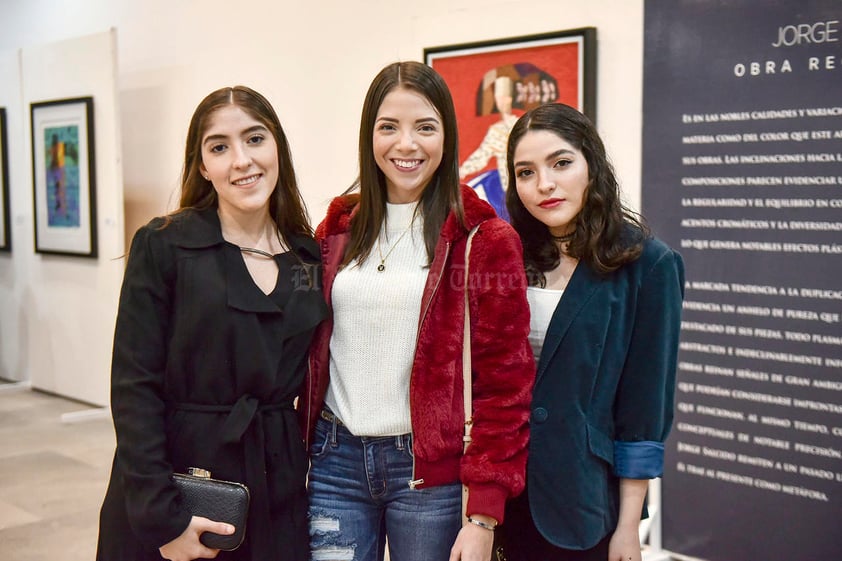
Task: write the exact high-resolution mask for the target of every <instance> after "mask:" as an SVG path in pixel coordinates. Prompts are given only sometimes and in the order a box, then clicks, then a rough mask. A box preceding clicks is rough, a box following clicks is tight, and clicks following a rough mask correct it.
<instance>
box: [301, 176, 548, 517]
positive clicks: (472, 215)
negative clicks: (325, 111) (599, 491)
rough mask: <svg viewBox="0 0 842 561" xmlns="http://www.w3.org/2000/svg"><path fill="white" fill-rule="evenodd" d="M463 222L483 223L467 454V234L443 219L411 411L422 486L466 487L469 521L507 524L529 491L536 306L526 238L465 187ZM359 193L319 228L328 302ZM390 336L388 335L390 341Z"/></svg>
mask: <svg viewBox="0 0 842 561" xmlns="http://www.w3.org/2000/svg"><path fill="white" fill-rule="evenodd" d="M462 191H463V201H464V208H465V222H466V225H467V226H468V228H473V227H474V226H476V225H477V224H481V226H480V228H479V230H478V231H477V233H476V235H475V236H474V238H473V242H472V246H471V261H470V272H469V274H470V281H469V285H468V286H469V297H470V306H471V351H472V369H473V408H474V414H473V420H474V424H473V428H472V433H471V434H472V437H473V440H472V443H471V445H470V446H469V447H468V451H467V453H466V454H464V456H463V453H462V448H463V443H462V435H463V433H464V428H463V423H464V407H463V397H462V339H463V337H462V333H463V322H464V315H463V309H464V293H463V290H464V264H465V244H466V239H467V231H466V230H465V228H464V227H463V226H462V225H461V224H459V221H458V220H457V219H456V217H455V215H453V214H451V215H450V216H448V218H447V219H446V220H445V223H444V226H443V227H442V230H441V236H440V238H439V241H438V244H437V245H436V249H435V256H434V259H433V262H432V264H431V266H430V272H429V274H428V277H427V282H426V286H425V288H424V295H423V299H422V305H421V310H419V312H420V313H421V318H420V325H419V329H418V344H417V347H416V351H415V361H414V363H413V367H412V373H411V377H410V390H409V391H410V407H411V418H412V430H413V453H414V457H415V474H414V478H413V483H414V485H415V486H417V487H418V488H423V487H428V486H435V485H442V484H446V483H455V482H457V481H460V480H461V481H462V482H463V483H466V484H467V485H468V488H469V491H470V495H469V500H468V514H486V515H489V516H492V517H494V518H495V519H497V520H498V521H499V522H502V521H503V510H504V505H505V501H506V499H507V498H508V497H512V496H515V495H517V494H518V493H520V492H521V491H522V490H523V486H524V479H525V467H526V450H527V441H528V438H529V431H528V424H527V422H528V418H529V410H530V400H531V397H532V385H533V382H534V379H535V364H534V360H533V358H532V351H531V349H530V347H529V343H528V341H527V336H528V334H529V307H528V304H527V300H526V277H525V274H524V270H523V257H522V249H521V244H520V239H519V238H518V236H517V234H516V233H515V231H514V230H513V229H512V228H511V226H509V224H508V223H506V222H504V221H503V220H501V219H499V218H497V217H496V215H495V214H494V211H493V209H492V208H491V207H490V206H489V205H488V204H487V203H485V202H484V201H481V200H480V199H479V198H478V197H477V195H476V193H474V191H473V190H472V189H469V188H467V187H463V189H462ZM358 200H359V197H358V195H348V196H343V197H338V198H336V199H334V200H333V202H332V203H331V205H330V207H329V209H328V212H327V216H326V218H325V219H324V221H323V222H322V223H321V224H320V225H319V227H318V229H317V231H316V238H317V240H318V241H319V243H320V244H321V253H322V261H323V267H324V276H323V282H322V286H323V289H324V294H325V298H326V299H327V303H328V305H330V304H331V289H332V287H333V281H334V279H335V278H336V274H337V272H338V269H339V264H340V263H341V261H342V257H343V254H344V251H345V247H346V246H347V244H348V240H349V237H350V222H351V217H352V216H353V215H354V212H355V208H356V206H357V201H358ZM332 329H333V323H332V321H331V320H330V319H328V320H326V321H325V322H323V323H322V325H321V326H320V327H319V330H318V332H317V334H316V336H315V339H314V341H313V346H312V347H311V358H310V366H311V367H310V371H309V373H308V376H307V380H306V381H305V385H304V388H305V391H304V394H303V395H302V406H301V407H300V408H299V411H300V417H301V422H302V430H303V433H304V435H305V440H306V442H307V445H308V449H309V443H310V438H311V437H312V429H313V426H314V425H315V419H316V417H317V416H318V414H319V411H320V410H321V408H322V407H323V405H324V396H325V392H326V391H327V386H328V382H329V380H330V367H329V364H330V357H329V346H330V336H331V331H332ZM388 336H389V335H388V333H384V334H383V338H384V342H385V340H386V339H387V338H388Z"/></svg>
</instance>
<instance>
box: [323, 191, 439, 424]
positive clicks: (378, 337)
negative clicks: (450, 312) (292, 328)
mask: <svg viewBox="0 0 842 561" xmlns="http://www.w3.org/2000/svg"><path fill="white" fill-rule="evenodd" d="M416 206H417V204H416V203H411V204H400V205H397V204H388V205H387V220H386V226H385V227H384V228H383V229H381V232H380V238H379V244H380V245H379V248H378V244H377V243H375V245H374V248H373V249H372V251H371V254H370V255H369V257H368V259H367V260H366V261H365V263H363V264H362V265H358V264H356V263H354V264H351V265H348V266H347V267H345V268H344V269H343V270H342V271H340V272H339V274H338V275H337V276H336V280H335V281H334V284H333V291H332V294H331V296H332V302H333V335H332V336H331V338H330V385H329V386H328V389H327V395H326V397H325V403H326V404H327V406H328V407H330V409H331V410H332V411H333V412H334V413H335V414H336V415H337V416H338V417H339V418H340V419H341V420H342V422H343V423H344V424H345V425H346V426H347V427H348V430H350V431H351V433H353V434H355V435H358V436H391V435H397V434H406V433H408V432H410V431H411V430H412V424H411V420H410V414H409V376H410V372H411V370H412V362H413V359H414V356H415V344H416V340H417V332H418V317H419V314H420V310H421V297H422V295H423V292H424V284H425V282H426V280H427V272H428V270H427V269H426V268H425V267H426V265H427V250H426V247H425V245H424V236H423V220H422V217H421V216H420V215H418V216H415V220H414V221H413V215H414V213H415V208H416ZM410 223H411V224H412V226H411V227H410ZM383 257H385V258H386V260H385V263H384V266H385V270H384V271H382V272H381V271H378V270H377V267H378V265H380V261H381V259H382V258H383Z"/></svg>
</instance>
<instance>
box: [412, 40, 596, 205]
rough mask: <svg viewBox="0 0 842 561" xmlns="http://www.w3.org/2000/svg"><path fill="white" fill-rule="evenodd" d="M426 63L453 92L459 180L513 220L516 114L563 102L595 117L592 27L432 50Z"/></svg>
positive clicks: (594, 57)
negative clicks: (509, 202)
mask: <svg viewBox="0 0 842 561" xmlns="http://www.w3.org/2000/svg"><path fill="white" fill-rule="evenodd" d="M424 63H425V64H427V65H428V66H431V67H432V68H433V69H434V70H436V72H438V73H439V74H440V75H441V76H442V77H443V78H444V81H445V82H446V83H447V85H448V87H449V89H450V92H451V95H452V96H453V104H454V107H455V109H456V121H457V123H458V127H459V175H460V178H461V179H462V180H463V181H465V182H466V183H467V184H468V185H470V186H471V187H473V188H474V189H475V190H476V191H477V192H478V194H479V195H480V197H481V198H483V199H485V200H487V201H488V202H489V203H491V206H493V207H494V209H495V210H496V211H497V214H498V215H499V216H500V217H501V218H504V219H507V220H508V212H507V211H506V204H505V192H506V187H507V177H506V176H507V173H505V170H506V163H505V150H506V140H507V139H508V133H509V131H510V130H511V128H512V126H513V125H514V123H515V121H516V120H517V118H518V117H519V116H520V115H522V114H523V113H524V112H525V111H527V110H529V109H532V108H533V107H537V106H538V105H541V104H543V103H552V102H561V103H566V104H567V105H571V106H573V107H575V108H576V109H578V110H579V111H581V112H582V113H584V114H585V115H587V116H588V117H589V118H590V119H591V120H592V121H594V122H596V28H595V27H583V28H579V29H571V30H566V31H556V32H551V33H542V34H537V35H527V36H520V37H509V38H505V39H494V40H488V41H479V42H474V43H461V44H455V45H443V46H437V47H429V48H425V49H424ZM507 92H508V93H507ZM498 105H499V106H500V107H498Z"/></svg>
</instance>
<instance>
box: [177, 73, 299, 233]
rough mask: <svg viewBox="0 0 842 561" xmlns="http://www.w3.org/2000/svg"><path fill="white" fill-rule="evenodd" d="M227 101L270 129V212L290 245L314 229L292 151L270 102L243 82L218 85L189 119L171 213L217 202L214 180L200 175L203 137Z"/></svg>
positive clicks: (198, 208)
mask: <svg viewBox="0 0 842 561" xmlns="http://www.w3.org/2000/svg"><path fill="white" fill-rule="evenodd" d="M228 105H236V106H237V107H240V108H241V109H242V110H243V111H245V112H246V113H248V115H249V116H251V117H253V118H254V119H255V120H257V121H258V122H260V124H262V125H263V126H265V127H266V128H267V129H269V132H270V133H271V134H272V137H273V138H274V139H275V144H276V145H277V147H278V183H277V184H276V185H275V190H274V191H273V192H272V196H271V197H270V199H269V215H270V216H271V217H272V220H274V221H275V225H276V226H277V228H278V233H279V235H280V236H281V237H282V238H283V240H284V242H286V245H287V247H291V244H290V241H291V240H290V236H293V235H304V236H309V237H312V235H313V229H312V227H311V226H310V220H309V217H308V215H307V207H306V205H305V204H304V199H303V198H302V197H301V192H300V191H299V190H298V181H297V179H296V177H295V169H294V168H293V166H292V153H291V152H290V148H289V143H288V142H287V137H286V134H285V133H284V129H283V127H281V121H280V119H278V115H277V113H275V110H274V108H273V107H272V104H270V103H269V101H268V100H267V99H266V98H265V97H263V96H262V95H261V94H259V93H258V92H256V91H254V90H252V89H251V88H247V87H246V86H234V87H226V88H220V89H218V90H216V91H214V92H211V93H210V94H208V95H207V97H205V99H203V100H202V101H201V102H200V103H199V105H198V106H197V107H196V110H195V111H194V112H193V117H192V118H191V119H190V126H189V128H188V129H187V141H186V143H185V149H184V169H183V171H182V178H181V200H180V201H179V208H178V209H177V210H176V211H175V212H173V213H172V214H178V213H179V212H182V211H184V210H185V209H191V208H192V209H196V210H203V209H206V208H210V207H216V206H217V205H218V204H219V201H218V200H217V195H216V190H215V189H214V188H213V184H212V183H211V182H210V181H208V180H207V179H205V178H204V177H203V176H202V173H201V170H200V166H201V164H202V137H203V136H204V135H205V132H206V131H207V129H208V126H209V123H210V119H211V117H212V116H213V114H214V113H215V112H216V111H217V110H219V109H221V108H223V107H226V106H228Z"/></svg>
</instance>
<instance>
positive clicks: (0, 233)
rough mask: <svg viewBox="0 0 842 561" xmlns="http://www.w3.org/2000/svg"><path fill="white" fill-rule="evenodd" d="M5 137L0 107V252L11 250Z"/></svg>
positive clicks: (7, 159) (4, 117)
mask: <svg viewBox="0 0 842 561" xmlns="http://www.w3.org/2000/svg"><path fill="white" fill-rule="evenodd" d="M6 139H7V135H6V108H5V107H0V251H11V250H12V228H11V224H10V211H9V150H8V144H7V140H6Z"/></svg>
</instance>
